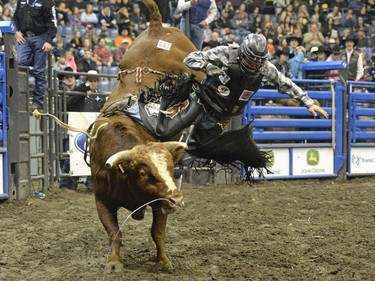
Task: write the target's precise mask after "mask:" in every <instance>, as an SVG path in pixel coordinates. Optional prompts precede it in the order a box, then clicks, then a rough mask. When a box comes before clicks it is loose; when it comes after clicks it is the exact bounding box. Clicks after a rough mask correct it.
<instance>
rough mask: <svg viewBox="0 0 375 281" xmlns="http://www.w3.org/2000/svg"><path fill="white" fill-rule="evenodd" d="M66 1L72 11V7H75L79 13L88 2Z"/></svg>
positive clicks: (83, 0) (82, 0)
mask: <svg viewBox="0 0 375 281" xmlns="http://www.w3.org/2000/svg"><path fill="white" fill-rule="evenodd" d="M66 3H67V5H68V8H69V9H70V10H72V11H73V7H77V8H78V12H79V14H81V13H83V12H84V11H85V9H86V4H87V3H89V0H69V1H67V2H66Z"/></svg>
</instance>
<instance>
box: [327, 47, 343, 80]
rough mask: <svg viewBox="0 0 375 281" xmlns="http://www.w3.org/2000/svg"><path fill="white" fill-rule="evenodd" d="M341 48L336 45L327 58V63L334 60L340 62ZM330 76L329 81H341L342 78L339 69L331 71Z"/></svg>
mask: <svg viewBox="0 0 375 281" xmlns="http://www.w3.org/2000/svg"><path fill="white" fill-rule="evenodd" d="M340 52H341V50H340V46H339V45H335V46H333V48H332V54H331V55H330V56H329V57H328V58H327V61H334V60H340V59H341V58H340ZM328 74H329V79H332V80H335V81H339V80H340V77H339V70H337V69H333V70H330V71H329V72H328Z"/></svg>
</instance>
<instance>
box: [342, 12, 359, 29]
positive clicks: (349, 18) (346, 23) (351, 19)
mask: <svg viewBox="0 0 375 281" xmlns="http://www.w3.org/2000/svg"><path fill="white" fill-rule="evenodd" d="M356 24H357V16H356V15H355V14H354V10H353V8H349V9H348V10H347V12H346V13H345V14H344V15H343V16H342V18H341V26H342V27H349V28H352V27H353V26H355V25H356Z"/></svg>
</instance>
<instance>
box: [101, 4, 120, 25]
mask: <svg viewBox="0 0 375 281" xmlns="http://www.w3.org/2000/svg"><path fill="white" fill-rule="evenodd" d="M98 20H99V25H101V26H102V27H103V26H105V27H107V28H115V27H117V25H116V14H115V13H114V12H112V11H111V6H110V5H109V4H108V3H107V4H104V6H103V9H102V10H101V11H100V13H99V17H98Z"/></svg>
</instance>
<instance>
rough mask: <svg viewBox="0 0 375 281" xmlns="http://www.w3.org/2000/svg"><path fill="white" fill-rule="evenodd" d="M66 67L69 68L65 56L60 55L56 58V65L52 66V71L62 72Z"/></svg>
mask: <svg viewBox="0 0 375 281" xmlns="http://www.w3.org/2000/svg"><path fill="white" fill-rule="evenodd" d="M67 66H69V65H68V64H67V63H66V60H65V54H61V55H60V56H59V57H57V60H56V63H54V64H53V66H52V70H54V71H62V70H64V69H65V68H66V67H67Z"/></svg>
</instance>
